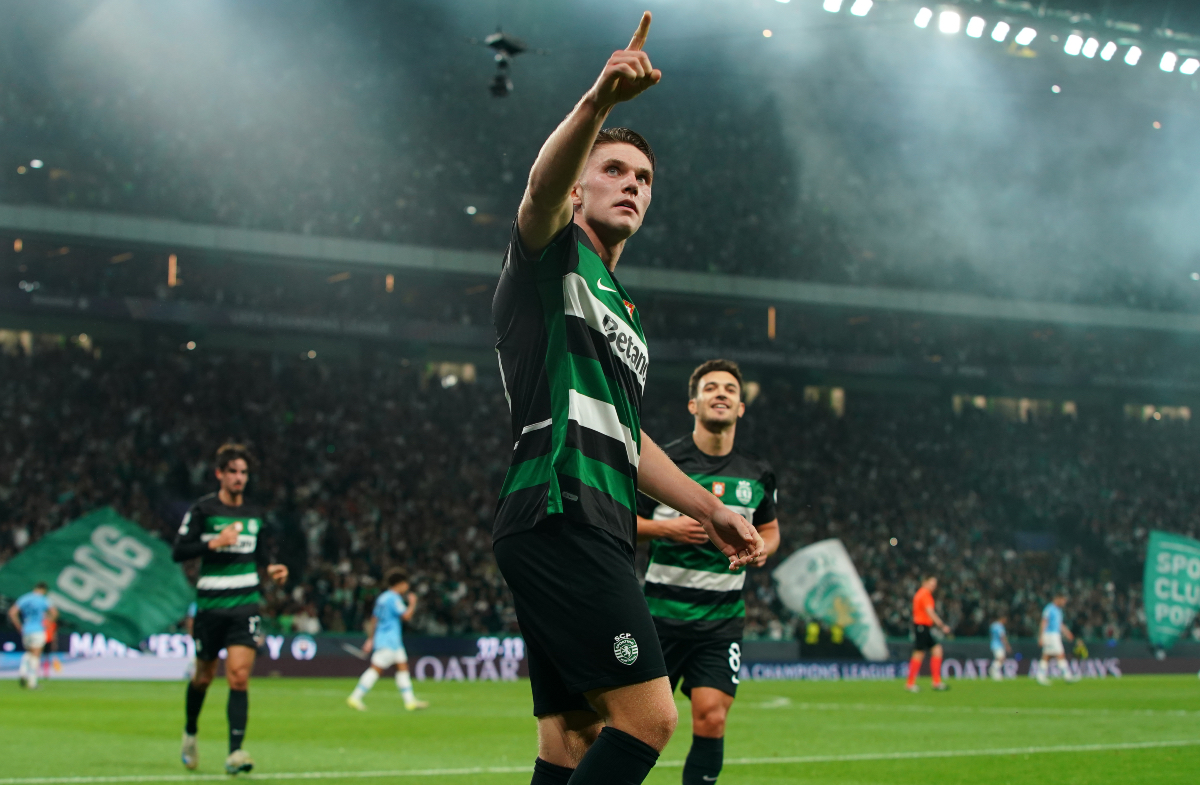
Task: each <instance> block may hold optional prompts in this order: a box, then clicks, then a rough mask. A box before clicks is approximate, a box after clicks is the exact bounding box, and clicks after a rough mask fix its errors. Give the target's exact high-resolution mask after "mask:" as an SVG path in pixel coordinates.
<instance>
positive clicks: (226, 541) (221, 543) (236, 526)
mask: <svg viewBox="0 0 1200 785" xmlns="http://www.w3.org/2000/svg"><path fill="white" fill-rule="evenodd" d="M241 533H242V522H241V521H234V522H233V523H231V524H229V525H228V526H226V527H225V528H224V529H221V533H220V534H218V535H217V536H216V537H213V538H212V539H211V540H209V541H208V547H209V548H212V549H213V550H214V551H215V550H216V549H217V548H228V547H229V546H230V545H237V541H238V535H239V534H241Z"/></svg>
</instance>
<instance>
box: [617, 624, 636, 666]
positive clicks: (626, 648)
mask: <svg viewBox="0 0 1200 785" xmlns="http://www.w3.org/2000/svg"><path fill="white" fill-rule="evenodd" d="M613 640H614V641H615V642H614V643H613V654H615V655H617V662H619V663H621V664H622V665H632V664H634V663H635V662H637V658H638V645H637V641H635V640H634V639H633V636H632V635H630V634H629V633H627V632H623V633H621V634H620V635H618V636H617V637H616V638H614V639H613Z"/></svg>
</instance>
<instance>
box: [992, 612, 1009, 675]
mask: <svg viewBox="0 0 1200 785" xmlns="http://www.w3.org/2000/svg"><path fill="white" fill-rule="evenodd" d="M1007 623H1008V617H1007V616H1001V617H1000V618H998V619H996V620H995V621H994V622H992V626H991V627H989V628H988V631H989V633H990V634H991V638H992V641H991V643H992V664H991V666H990V667H989V668H988V673H989V674H991V676H992V679H994V680H995V681H1003V680H1004V660H1006V659H1007V658H1008V655H1010V654H1012V646H1010V645H1008V631H1007V630H1006V629H1005V627H1004V626H1005V625H1006V624H1007Z"/></svg>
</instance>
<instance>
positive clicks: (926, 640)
mask: <svg viewBox="0 0 1200 785" xmlns="http://www.w3.org/2000/svg"><path fill="white" fill-rule="evenodd" d="M936 645H937V641H935V640H934V639H933V628H932V627H929V626H927V625H924V624H914V625H913V651H929V650H930V649H932V648H933V647H934V646H936Z"/></svg>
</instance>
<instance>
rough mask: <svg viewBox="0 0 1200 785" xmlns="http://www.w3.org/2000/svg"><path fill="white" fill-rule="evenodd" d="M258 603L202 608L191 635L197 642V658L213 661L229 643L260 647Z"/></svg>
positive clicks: (197, 614)
mask: <svg viewBox="0 0 1200 785" xmlns="http://www.w3.org/2000/svg"><path fill="white" fill-rule="evenodd" d="M260 613H261V611H260V609H259V607H258V606H257V605H243V606H242V607H240V608H213V609H212V610H205V611H199V612H197V613H196V618H195V619H194V620H193V621H192V637H193V638H194V639H195V641H196V659H198V660H202V661H204V662H212V661H213V660H215V659H216V658H217V656H218V655H219V654H220V651H221V649H226V648H229V647H230V646H249V647H250V648H252V649H257V648H258V647H259V645H260V644H261V643H262V616H261V615H260Z"/></svg>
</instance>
